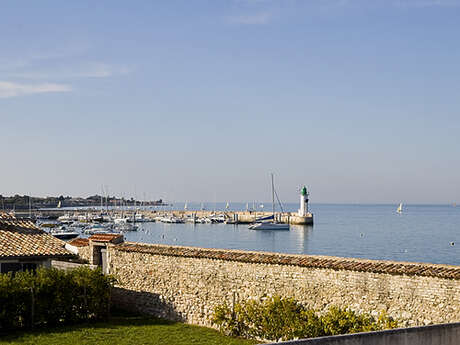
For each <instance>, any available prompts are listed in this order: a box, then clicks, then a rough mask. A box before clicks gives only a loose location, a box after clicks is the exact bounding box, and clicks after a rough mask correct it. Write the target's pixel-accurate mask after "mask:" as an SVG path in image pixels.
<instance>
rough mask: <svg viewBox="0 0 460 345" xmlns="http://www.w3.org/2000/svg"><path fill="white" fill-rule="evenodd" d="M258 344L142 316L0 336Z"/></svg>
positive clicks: (48, 341)
mask: <svg viewBox="0 0 460 345" xmlns="http://www.w3.org/2000/svg"><path fill="white" fill-rule="evenodd" d="M257 343H258V342H256V341H251V340H244V339H236V338H230V337H226V336H224V335H222V334H221V333H219V332H217V331H215V330H213V329H210V328H206V327H198V326H192V325H186V324H183V323H177V322H169V321H165V320H160V319H155V318H149V317H141V316H130V317H114V318H111V319H110V320H109V321H106V322H97V323H93V324H81V325H75V326H62V327H59V328H51V329H37V330H33V331H18V332H14V333H10V334H6V335H3V336H0V344H31V345H32V344H33V345H54V344H56V345H57V344H59V345H80V344H88V345H89V344H104V345H105V344H107V345H112V344H123V345H125V344H126V345H130V344H132V345H137V344H149V345H150V344H153V345H182V344H184V345H185V344H210V345H212V344H216V345H253V344H257Z"/></svg>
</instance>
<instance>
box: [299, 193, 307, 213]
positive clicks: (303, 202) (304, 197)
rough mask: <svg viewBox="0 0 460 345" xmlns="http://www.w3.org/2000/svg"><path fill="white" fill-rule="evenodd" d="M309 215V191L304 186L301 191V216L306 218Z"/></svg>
mask: <svg viewBox="0 0 460 345" xmlns="http://www.w3.org/2000/svg"><path fill="white" fill-rule="evenodd" d="M307 213H308V191H307V187H305V186H303V187H302V189H301V190H300V208H299V216H300V217H306V216H307Z"/></svg>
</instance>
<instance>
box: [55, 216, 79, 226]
mask: <svg viewBox="0 0 460 345" xmlns="http://www.w3.org/2000/svg"><path fill="white" fill-rule="evenodd" d="M57 220H58V221H59V222H61V223H62V224H72V223H73V222H74V221H75V218H74V217H72V216H71V215H70V214H65V215H63V216H60V217H58V219H57Z"/></svg>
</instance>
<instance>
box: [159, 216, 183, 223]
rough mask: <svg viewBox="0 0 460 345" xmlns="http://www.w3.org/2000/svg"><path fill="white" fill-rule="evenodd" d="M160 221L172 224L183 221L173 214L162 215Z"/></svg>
mask: <svg viewBox="0 0 460 345" xmlns="http://www.w3.org/2000/svg"><path fill="white" fill-rule="evenodd" d="M161 221H162V222H163V223H174V224H178V223H183V222H184V221H183V220H182V219H181V218H178V217H175V216H166V217H163V218H161Z"/></svg>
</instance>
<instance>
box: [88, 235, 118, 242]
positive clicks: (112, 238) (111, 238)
mask: <svg viewBox="0 0 460 345" xmlns="http://www.w3.org/2000/svg"><path fill="white" fill-rule="evenodd" d="M89 240H90V241H94V242H110V243H120V242H123V235H119V234H96V235H92V236H91V237H90V238H89Z"/></svg>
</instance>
